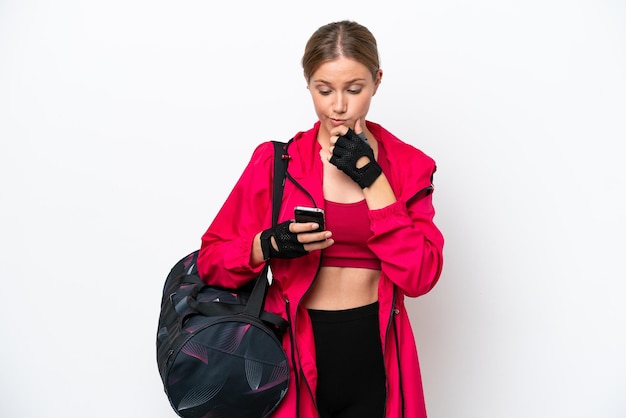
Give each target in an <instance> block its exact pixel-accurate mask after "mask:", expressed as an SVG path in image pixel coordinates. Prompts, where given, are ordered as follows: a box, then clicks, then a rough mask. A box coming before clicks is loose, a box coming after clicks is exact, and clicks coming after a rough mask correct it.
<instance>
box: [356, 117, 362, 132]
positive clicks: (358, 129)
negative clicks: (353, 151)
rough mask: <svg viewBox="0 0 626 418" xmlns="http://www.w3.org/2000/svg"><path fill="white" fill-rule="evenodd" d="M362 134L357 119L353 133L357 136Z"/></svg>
mask: <svg viewBox="0 0 626 418" xmlns="http://www.w3.org/2000/svg"><path fill="white" fill-rule="evenodd" d="M362 132H363V127H362V126H361V119H357V120H356V122H355V123H354V133H355V134H357V135H358V134H360V133H362Z"/></svg>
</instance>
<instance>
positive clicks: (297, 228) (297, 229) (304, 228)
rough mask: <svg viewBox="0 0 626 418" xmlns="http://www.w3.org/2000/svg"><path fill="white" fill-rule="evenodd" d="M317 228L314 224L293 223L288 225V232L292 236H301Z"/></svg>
mask: <svg viewBox="0 0 626 418" xmlns="http://www.w3.org/2000/svg"><path fill="white" fill-rule="evenodd" d="M319 227H320V226H319V225H318V224H317V223H316V222H293V223H291V225H289V230H290V231H291V232H293V233H294V234H302V233H306V232H311V231H315V230H316V229H317V228H319ZM302 242H305V241H302Z"/></svg>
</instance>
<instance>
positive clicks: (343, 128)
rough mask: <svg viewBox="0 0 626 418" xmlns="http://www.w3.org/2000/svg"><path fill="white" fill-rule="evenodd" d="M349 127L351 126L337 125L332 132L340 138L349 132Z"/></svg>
mask: <svg viewBox="0 0 626 418" xmlns="http://www.w3.org/2000/svg"><path fill="white" fill-rule="evenodd" d="M349 128H350V127H349V126H345V125H341V126H337V127H336V128H334V129H333V130H332V131H330V134H331V135H332V136H334V137H337V138H338V137H340V136H343V135H345V134H346V132H348V129H349Z"/></svg>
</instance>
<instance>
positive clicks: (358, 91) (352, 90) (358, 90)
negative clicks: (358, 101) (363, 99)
mask: <svg viewBox="0 0 626 418" xmlns="http://www.w3.org/2000/svg"><path fill="white" fill-rule="evenodd" d="M361 91H362V90H361V89H360V88H357V89H348V93H350V94H359V93H361Z"/></svg>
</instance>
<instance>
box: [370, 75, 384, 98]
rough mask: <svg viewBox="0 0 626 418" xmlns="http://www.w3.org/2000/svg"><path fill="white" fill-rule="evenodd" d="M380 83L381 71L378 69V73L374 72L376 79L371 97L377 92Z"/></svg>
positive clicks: (381, 78) (381, 79)
mask: <svg viewBox="0 0 626 418" xmlns="http://www.w3.org/2000/svg"><path fill="white" fill-rule="evenodd" d="M381 81H383V70H381V69H380V68H379V69H378V71H376V79H375V80H374V92H373V93H372V96H373V95H375V94H376V92H377V91H378V86H380V82H381Z"/></svg>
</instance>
